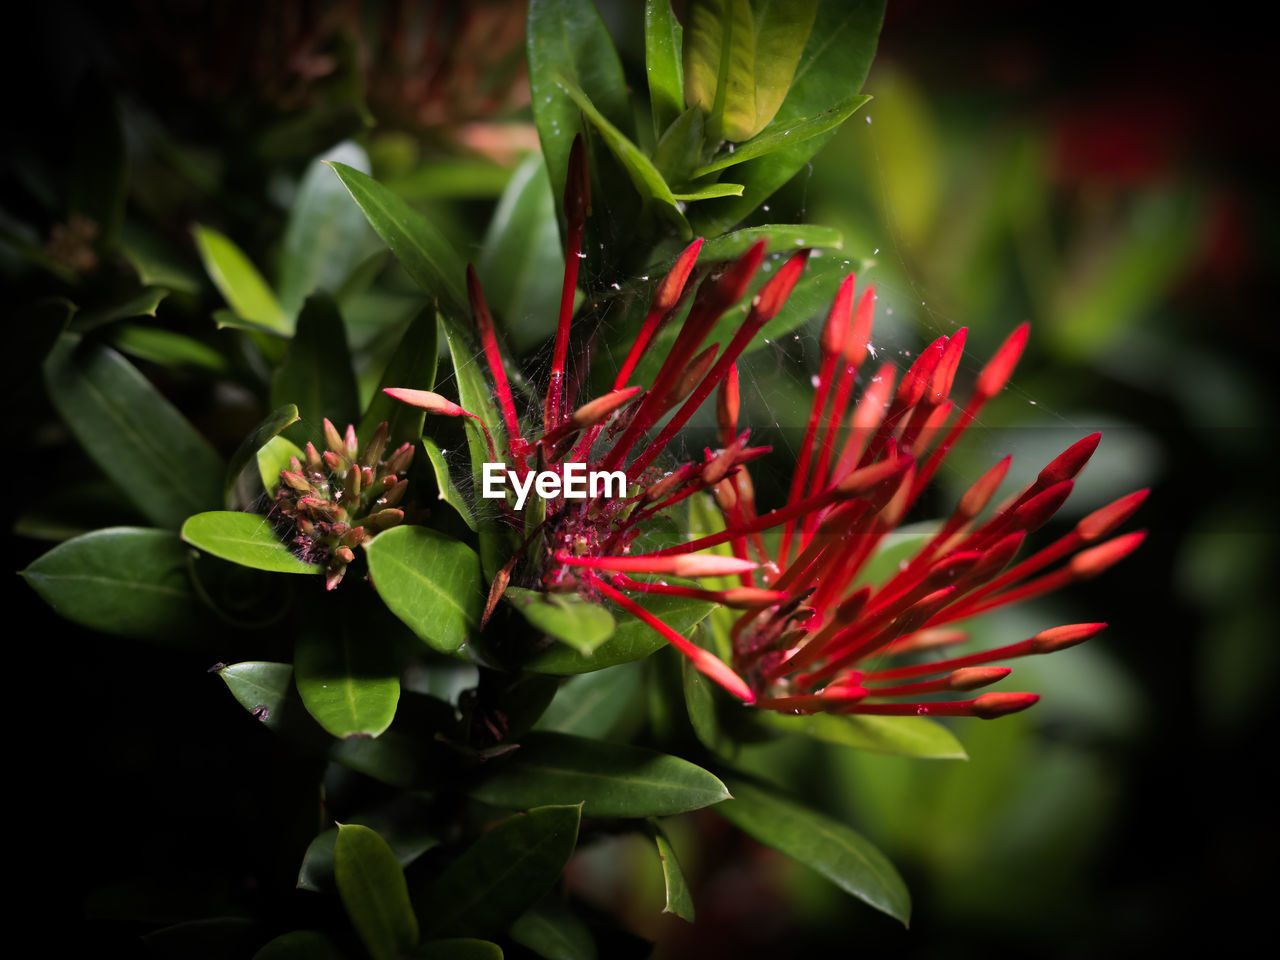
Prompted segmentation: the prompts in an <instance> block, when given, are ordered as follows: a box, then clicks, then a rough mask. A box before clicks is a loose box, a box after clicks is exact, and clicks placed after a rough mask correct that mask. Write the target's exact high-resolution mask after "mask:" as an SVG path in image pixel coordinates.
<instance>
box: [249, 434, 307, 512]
mask: <svg viewBox="0 0 1280 960" xmlns="http://www.w3.org/2000/svg"><path fill="white" fill-rule="evenodd" d="M293 457H297V458H298V461H299V462H303V461H304V460H305V459H306V453H304V452H303V450H302V448H301V447H299V446H298V445H297V444H296V443H294V442H293V441H291V440H286V439H285V438H284V437H272V438H271V439H270V440H268V441H267V442H266V443H265V444H263V445H262V447H261V448H260V449H259V450H258V453H257V455H256V457H255V459H256V460H257V462H258V476H259V477H260V478H261V479H262V489H264V490H266V491H267V495H268V496H272V497H274V496H275V495H276V489H277V488H278V487H279V486H280V471H281V470H284V469H286V468H287V467H288V466H289V461H290V460H291V459H292V458H293Z"/></svg>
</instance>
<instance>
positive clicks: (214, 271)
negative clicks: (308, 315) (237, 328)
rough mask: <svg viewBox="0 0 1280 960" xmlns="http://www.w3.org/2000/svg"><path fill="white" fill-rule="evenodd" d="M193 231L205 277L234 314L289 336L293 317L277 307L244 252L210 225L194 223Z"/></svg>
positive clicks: (268, 289) (277, 304)
mask: <svg viewBox="0 0 1280 960" xmlns="http://www.w3.org/2000/svg"><path fill="white" fill-rule="evenodd" d="M193 234H194V236H195V240H196V249H197V250H198V251H199V252H200V259H201V260H202V261H204V268H205V270H206V271H207V272H208V274H209V279H210V280H212V281H213V285H214V286H215V287H217V288H218V292H219V293H221V294H222V298H223V299H224V300H226V301H227V303H228V304H229V305H230V307H231V309H232V310H233V311H234V312H235V314H236V316H238V317H240V318H241V319H243V320H248V321H249V322H250V323H252V324H256V325H257V326H260V327H263V328H265V329H267V330H269V331H271V332H273V333H276V334H279V335H281V336H285V337H287V336H291V335H292V334H293V318H292V317H290V316H289V315H288V314H287V313H285V312H284V310H283V309H281V307H280V303H279V302H278V301H277V300H276V296H275V294H274V293H272V292H271V288H270V287H269V286H267V281H266V280H264V279H262V274H260V273H259V272H258V269H257V268H256V267H255V266H254V265H253V264H252V263H251V262H250V261H249V258H248V257H246V256H245V255H244V252H243V251H242V250H241V249H240V248H239V247H237V246H236V245H235V244H234V243H232V242H231V240H230V239H229V238H227V237H225V236H223V235H222V234H221V233H219V232H218V231H217V230H214V229H211V228H210V227H202V226H199V225H198V224H197V225H196V227H195V228H194V230H193Z"/></svg>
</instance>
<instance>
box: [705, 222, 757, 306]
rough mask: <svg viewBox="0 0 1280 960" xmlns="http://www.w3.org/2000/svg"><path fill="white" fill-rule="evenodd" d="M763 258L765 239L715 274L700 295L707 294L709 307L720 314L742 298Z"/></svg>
mask: <svg viewBox="0 0 1280 960" xmlns="http://www.w3.org/2000/svg"><path fill="white" fill-rule="evenodd" d="M762 260H764V241H763V240H757V241H756V242H755V243H754V244H752V246H751V249H750V250H748V251H747V252H746V253H744V254H743V255H742V256H740V257H739V258H738V259H737V260H735V261H733V262H732V263H730V264H729V265H728V266H726V267H725V268H724V271H723V272H722V273H720V274H719V275H714V274H713V275H712V277H711V279H710V280H709V281H708V282H707V283H706V284H704V286H703V289H702V290H700V291H699V296H703V295H704V294H705V296H706V298H707V300H706V305H707V309H708V310H709V311H714V312H715V314H716V315H717V316H718V315H719V314H722V313H724V312H725V311H726V310H728V309H729V308H730V307H732V306H733V305H734V304H735V303H737V302H738V301H739V300H741V299H742V295H743V294H744V293H746V292H747V285H748V284H749V283H751V278H752V277H754V276H755V274H756V270H758V269H759V268H760V262H761V261H762Z"/></svg>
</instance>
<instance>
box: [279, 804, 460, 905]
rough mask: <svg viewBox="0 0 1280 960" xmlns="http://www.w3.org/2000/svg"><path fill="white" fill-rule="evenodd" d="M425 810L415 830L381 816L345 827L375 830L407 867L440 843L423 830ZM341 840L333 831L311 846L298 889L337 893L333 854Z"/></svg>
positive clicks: (349, 820) (352, 818) (365, 817)
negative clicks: (335, 890)
mask: <svg viewBox="0 0 1280 960" xmlns="http://www.w3.org/2000/svg"><path fill="white" fill-rule="evenodd" d="M422 812H423V811H422V809H421V808H420V807H419V808H418V809H415V811H414V813H415V814H417V815H418V816H417V818H416V820H415V822H414V824H413V825H412V826H408V825H402V824H398V823H397V822H396V819H395V818H394V817H392V816H388V815H384V814H381V813H377V812H375V813H367V814H362V813H357V814H354V815H353V816H350V817H347V818H345V820H344V822H345V823H358V824H360V825H361V826H365V827H368V828H369V829H370V830H374V831H376V832H377V834H378V835H379V836H380V837H382V838H383V839H384V840H386V841H387V846H389V847H390V848H391V852H392V853H394V854H395V857H396V862H397V863H398V864H400V866H401V867H407V866H409V864H411V863H413V862H414V861H415V860H417V859H418V858H419V857H420V856H422V855H423V854H424V853H426V852H427V851H428V850H430V849H431V848H432V847H434V846H435V845H436V843H437V842H438V841H437V840H436V839H435V837H433V836H431V835H430V834H428V833H427V832H426V831H425V830H423V829H422V827H421V826H420V822H421V814H422ZM337 840H338V828H337V827H333V828H331V829H329V830H325V831H324V832H323V833H321V834H319V835H318V836H317V837H316V838H315V839H314V840H312V841H311V843H310V844H308V845H307V852H306V853H305V854H304V855H303V858H302V866H301V867H300V868H299V869H298V888H299V889H301V890H314V891H316V892H317V893H327V892H329V891H330V890H332V889H333V884H334V879H333V851H334V846H335V844H336V843H337Z"/></svg>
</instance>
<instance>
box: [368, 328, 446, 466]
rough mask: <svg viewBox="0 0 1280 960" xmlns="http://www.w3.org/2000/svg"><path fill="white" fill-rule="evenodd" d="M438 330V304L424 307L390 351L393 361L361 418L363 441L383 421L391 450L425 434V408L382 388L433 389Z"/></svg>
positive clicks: (385, 371)
mask: <svg viewBox="0 0 1280 960" xmlns="http://www.w3.org/2000/svg"><path fill="white" fill-rule="evenodd" d="M436 330H437V321H436V311H435V308H434V307H433V306H426V307H423V308H422V310H420V311H419V312H418V315H417V316H416V317H414V318H413V320H412V322H410V324H409V326H408V329H406V330H405V332H404V336H403V337H401V338H400V343H399V345H398V346H397V347H396V352H395V353H393V354H392V355H391V362H390V363H388V364H387V368H386V370H384V371H383V372H382V379H381V381H379V383H378V389H377V390H376V391H374V394H373V399H372V400H371V401H370V402H369V408H368V409H367V410H365V412H364V416H363V417H362V418H361V419H360V429H359V430H357V431H356V436H357V437H359V439H360V442H361V443H362V444H363V443H365V442H367V441H368V439H369V438H370V437H371V436H373V431H374V430H376V429H378V424H380V423H382V422H384V421H385V422H386V424H387V449H388V450H394V449H395V448H396V447H398V446H400V444H402V443H416V442H417V440H418V437H420V436H421V435H422V425H423V420H424V419H425V417H426V411H425V410H421V409H419V408H417V407H411V406H409V405H408V404H407V403H401V402H399V401H398V400H393V399H392V398H391V397H389V396H387V395H386V394H385V393H383V392H382V390H383V388H384V387H408V388H410V389H411V390H430V389H431V388H432V387H434V386H435V383H436V361H437V359H438V357H439V346H438V342H437V334H436Z"/></svg>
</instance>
